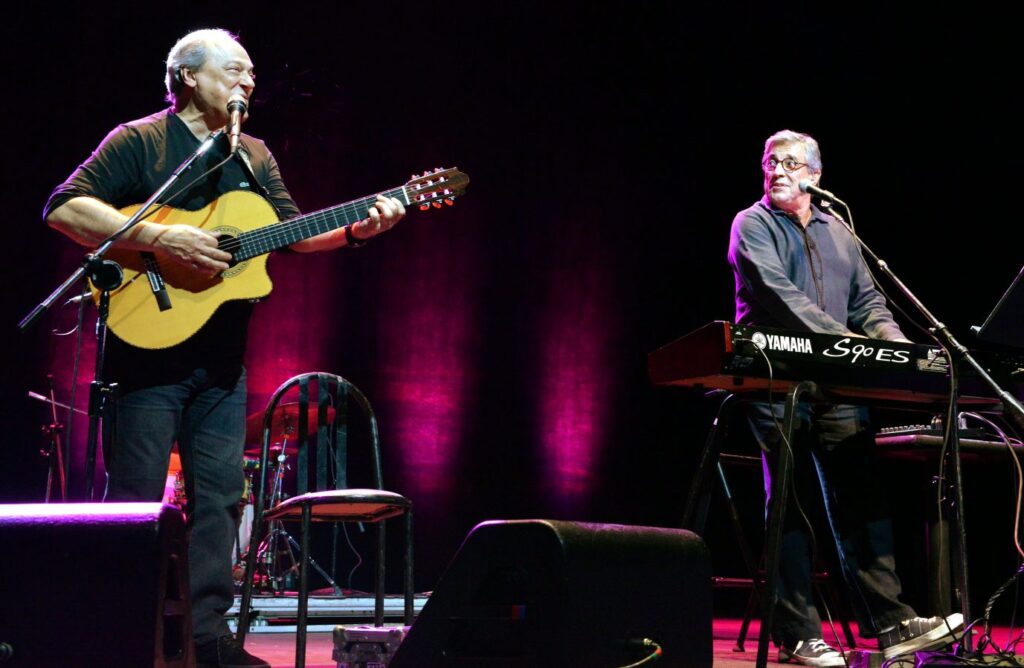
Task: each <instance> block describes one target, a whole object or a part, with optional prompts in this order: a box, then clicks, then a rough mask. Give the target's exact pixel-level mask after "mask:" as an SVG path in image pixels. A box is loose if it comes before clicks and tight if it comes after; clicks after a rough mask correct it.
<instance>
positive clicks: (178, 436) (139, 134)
mask: <svg viewBox="0 0 1024 668" xmlns="http://www.w3.org/2000/svg"><path fill="white" fill-rule="evenodd" d="M166 86H167V91H168V101H170V102H171V103H172V105H173V106H172V107H171V108H170V109H166V110H164V111H161V112H158V113H156V114H153V115H152V116H148V117H146V118H143V119H140V120H137V121H132V122H130V123H126V124H124V125H121V126H119V127H117V128H116V129H115V130H113V131H112V132H111V133H110V134H109V135H107V137H106V138H105V139H104V140H103V142H102V143H101V144H100V146H99V147H98V148H97V149H96V150H95V151H94V152H93V154H92V155H91V156H90V157H89V158H88V159H87V160H86V161H85V163H83V164H82V165H81V166H80V167H78V169H76V170H75V171H74V173H73V174H72V175H71V176H70V177H69V178H68V180H67V181H65V182H64V183H63V184H62V185H60V186H59V187H58V188H57V189H56V190H55V191H54V193H53V194H52V195H51V196H50V199H49V201H48V202H47V204H46V208H45V211H44V217H45V219H46V222H47V223H48V224H49V225H51V226H52V227H54V228H56V229H58V230H60V231H61V232H63V233H64V234H66V235H68V236H69V237H71V238H72V239H74V240H75V241H77V242H78V243H80V244H82V245H84V246H87V247H93V246H95V245H96V244H98V243H99V242H100V241H102V240H103V239H104V238H106V237H107V236H108V235H110V234H112V233H114V232H115V231H116V230H117V229H118V228H119V227H120V226H121V225H122V223H123V222H124V221H125V220H127V218H128V216H127V215H126V214H125V213H123V212H121V211H119V209H120V208H122V207H126V206H128V205H131V204H137V203H139V202H143V201H145V200H146V199H147V198H148V197H149V196H150V195H152V193H154V192H155V191H156V190H157V188H158V187H159V186H160V185H161V184H163V183H164V182H165V181H166V180H167V178H168V177H169V176H170V175H171V172H172V171H173V170H174V169H175V168H176V167H177V166H178V165H179V164H181V163H182V162H183V161H184V160H185V159H186V158H187V157H188V156H189V155H190V154H191V153H192V152H193V151H194V150H195V149H196V148H197V147H198V146H199V145H200V143H201V142H202V141H203V140H205V139H206V138H207V137H209V136H210V135H211V133H213V132H215V131H218V130H220V129H222V128H224V127H225V126H226V125H227V124H228V122H229V119H230V114H229V111H228V102H229V99H233V100H235V101H236V102H237V100H239V99H240V100H241V101H242V102H243V104H244V103H247V102H248V100H249V98H250V96H251V95H252V92H253V88H254V87H255V81H254V75H253V64H252V61H251V60H250V59H249V55H248V53H246V51H245V49H244V48H242V46H241V44H239V43H238V41H237V40H236V38H235V37H234V36H233V35H231V34H230V33H228V32H226V31H223V30H199V31H196V32H193V33H190V34H188V35H186V36H185V37H183V38H181V40H179V41H178V43H177V44H175V45H174V47H173V48H172V49H171V51H170V53H169V54H168V57H167V72H166ZM229 156H231V150H230V147H229V141H228V138H227V136H226V135H225V136H221V137H220V138H219V140H218V141H217V142H216V143H215V144H214V145H213V147H212V148H211V149H210V150H209V151H207V152H206V153H205V154H204V155H202V156H201V157H200V158H199V159H198V160H197V161H196V163H195V164H194V165H193V166H192V168H191V169H190V170H189V171H187V172H185V174H184V175H183V176H182V178H181V179H180V180H179V182H178V183H176V184H175V186H174V187H172V188H171V190H170V191H169V192H168V193H167V194H166V195H165V196H164V198H163V200H164V201H169V200H173V201H171V202H170V203H171V204H172V205H173V206H174V207H175V208H178V209H185V210H187V211H198V210H201V209H204V207H207V206H208V205H210V204H211V203H213V202H214V201H215V200H217V199H218V197H220V196H222V195H224V194H225V193H228V192H231V191H237V190H249V191H255V192H258V193H260V194H261V195H262V196H263V197H264V198H266V200H267V201H269V202H270V203H271V205H272V206H273V210H274V211H276V218H277V219H278V220H286V219H290V218H293V217H295V216H297V215H298V214H299V210H298V208H297V207H296V205H295V202H294V201H293V200H292V198H291V196H290V195H289V194H288V190H287V189H286V188H285V186H284V182H283V181H282V180H281V175H280V173H279V171H278V167H277V163H276V162H275V160H274V158H273V156H272V155H271V154H270V152H269V151H268V150H267V148H266V146H265V145H264V144H263V142H261V141H259V140H258V139H255V138H253V137H250V136H248V135H242V136H241V139H240V142H239V147H238V151H237V153H236V154H235V155H233V156H231V157H230V159H228V160H227V162H225V163H224V164H223V165H222V166H220V167H217V168H216V169H212V171H210V172H209V173H205V174H204V172H206V171H207V170H211V168H214V167H215V166H217V165H218V163H220V162H221V161H223V160H224V159H225V158H228V157H229ZM201 174H202V175H203V176H202V177H201V178H199V179H198V180H196V181H194V182H193V180H194V179H196V177H197V176H198V175H201ZM247 196H251V195H247ZM260 206H264V205H263V204H262V201H261V204H260ZM161 211H162V212H163V213H166V212H168V211H170V207H168V208H165V209H163V210H161ZM404 215H405V208H404V206H403V204H402V202H401V201H400V200H399V199H397V198H394V197H385V196H382V195H381V196H377V198H376V199H375V200H370V201H369V202H368V206H367V209H366V210H361V211H360V212H359V213H358V216H357V217H356V219H355V222H352V223H350V224H348V225H344V226H343V227H337V228H335V229H332V230H331V231H328V232H324V233H322V234H315V235H313V236H308V237H307V238H305V239H303V240H301V241H296V242H294V243H291V244H290V248H291V249H293V250H295V251H300V252H313V251H322V250H329V249H333V248H339V247H342V246H346V245H358V244H360V243H361V242H362V241H364V240H366V239H369V238H371V237H373V236H375V235H377V234H379V233H381V232H384V231H386V230H388V229H390V228H391V227H392V226H394V225H395V223H397V222H398V221H399V220H401V218H402V217H403V216H404ZM360 218H361V220H360ZM219 236H220V233H217V232H215V233H210V232H207V231H204V230H203V229H200V227H197V226H195V225H189V224H183V223H170V224H165V223H160V222H147V221H146V220H143V222H141V223H139V224H138V225H136V226H135V227H134V228H132V229H131V230H130V232H129V233H128V234H127V235H126V236H125V237H124V238H122V239H121V241H119V242H118V245H117V248H119V249H121V250H122V251H124V250H127V251H132V253H130V254H131V255H134V256H138V255H139V254H138V253H135V252H134V251H144V252H150V253H153V257H154V260H158V261H159V262H160V263H161V267H162V271H163V272H164V273H165V274H167V275H168V278H167V282H168V284H170V283H172V279H171V275H172V274H173V275H175V276H177V277H178V278H179V279H180V278H181V277H184V280H186V282H187V280H189V279H191V280H195V281H200V282H202V281H207V282H209V283H210V284H214V283H217V282H218V281H220V282H224V281H221V280H220V277H221V276H222V273H223V272H227V271H228V270H229V268H230V267H231V264H230V263H232V259H233V256H232V254H230V253H228V252H227V251H225V250H224V249H222V248H219V247H218V243H219V239H218V237H219ZM142 282H144V277H143V280H140V281H139V283H140V284H141V283H142ZM145 289H146V290H148V287H146V288H145ZM146 298H147V300H148V301H147V306H149V305H150V303H149V302H152V301H154V297H153V295H151V294H150V295H147V297H146ZM180 301H181V300H179V302H180ZM185 306H187V305H186V304H181V305H180V306H179V311H178V312H179V313H180V312H184V311H185V309H184V307H185ZM174 308H175V304H174V303H173V301H172V304H171V310H170V311H167V313H175V311H174ZM112 310H113V303H112ZM251 310H252V306H251V303H250V302H249V301H248V300H246V299H235V300H231V301H227V302H226V303H224V304H222V305H220V306H219V308H216V310H215V311H214V312H213V313H212V315H210V316H209V319H208V320H206V322H205V324H203V322H202V320H201V319H200V321H199V322H198V323H196V327H195V329H196V330H197V331H195V333H194V334H191V335H190V336H187V337H186V338H185V339H184V340H183V341H181V342H176V343H174V344H173V345H169V346H167V347H163V346H161V345H157V346H154V348H155V349H154V348H146V347H137V346H133V345H130V344H128V343H126V342H125V341H124V340H122V339H120V338H118V337H117V336H113V337H109V338H108V345H107V356H106V369H105V371H104V374H105V378H106V379H107V380H110V381H115V382H117V383H118V384H119V388H120V396H119V397H118V399H117V402H116V404H115V405H116V420H115V423H116V425H117V429H116V438H115V442H114V443H111V444H109V445H110V447H109V449H108V450H107V451H105V453H104V454H105V455H106V457H105V463H106V468H107V474H108V490H107V495H106V498H107V499H108V500H112V501H113V500H118V501H158V500H160V499H161V497H162V495H163V492H164V484H165V480H166V475H167V467H168V460H169V458H170V453H171V448H172V446H173V444H174V443H175V442H177V443H178V448H179V451H180V453H181V458H182V468H183V471H184V473H185V489H186V495H187V497H188V500H189V507H188V522H189V527H190V530H191V533H190V543H189V575H190V578H189V579H190V586H191V595H192V621H193V636H194V638H195V642H196V659H197V664H198V665H199V666H200V667H202V666H217V667H218V668H225V667H228V666H268V664H267V663H266V662H264V661H262V660H260V659H258V658H257V657H254V656H252V655H251V654H249V653H248V652H246V651H245V650H244V649H243V648H242V647H241V646H240V645H239V644H238V643H237V642H236V641H235V640H234V638H233V637H232V636H231V634H230V631H229V629H228V626H227V624H226V622H225V620H224V613H225V612H226V611H227V610H228V608H230V607H231V605H232V603H233V596H234V582H233V579H232V574H231V565H232V555H231V550H232V545H233V542H234V540H235V535H236V529H235V527H236V521H237V516H238V499H239V498H240V497H241V494H242V488H243V474H242V452H243V447H244V440H245V413H246V384H245V369H244V367H243V365H242V357H243V354H244V351H245V342H246V330H247V326H248V320H249V316H250V314H251ZM154 311H155V307H154ZM147 326H148V327H150V328H157V327H159V325H158V324H157V323H156V322H149V323H147V322H145V321H143V322H142V323H141V325H140V327H142V328H146V327H147ZM111 331H112V332H113V333H114V334H118V330H117V329H115V328H114V327H113V325H112V327H111Z"/></svg>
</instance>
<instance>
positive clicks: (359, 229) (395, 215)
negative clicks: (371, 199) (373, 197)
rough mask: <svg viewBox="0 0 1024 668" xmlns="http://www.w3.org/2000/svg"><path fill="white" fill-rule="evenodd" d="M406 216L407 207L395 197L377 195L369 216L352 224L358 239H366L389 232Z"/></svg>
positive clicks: (353, 231)
mask: <svg viewBox="0 0 1024 668" xmlns="http://www.w3.org/2000/svg"><path fill="white" fill-rule="evenodd" d="M403 217H405V207H404V206H402V202H401V201H399V200H398V199H397V198H395V197H385V196H384V195H377V201H376V202H375V203H374V205H373V206H371V207H370V211H369V218H367V219H366V220H361V221H359V222H358V223H355V224H354V225H352V234H353V236H355V238H356V239H358V240H360V241H365V240H367V239H370V238H371V237H375V236H377V235H378V234H380V233H381V232H387V231H388V230H390V229H391V228H392V227H394V226H395V224H397V223H398V221H400V220H401V219H402V218H403Z"/></svg>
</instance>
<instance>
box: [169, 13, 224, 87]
mask: <svg viewBox="0 0 1024 668" xmlns="http://www.w3.org/2000/svg"><path fill="white" fill-rule="evenodd" d="M224 37H227V38H228V39H233V40H234V41H236V42H237V41H238V37H237V36H236V35H233V34H231V33H230V32H228V31H227V30H223V29H221V28H205V29H203V30H194V31H192V32H190V33H189V34H187V35H185V36H184V37H182V38H181V39H179V40H178V41H177V43H175V45H174V46H172V47H171V50H170V52H169V53H168V54H167V74H166V75H165V76H164V85H165V86H166V87H167V101H168V102H170V103H172V104H173V103H175V102H177V100H178V96H179V95H181V92H182V91H183V90H184V89H185V82H184V81H182V79H181V75H180V74H179V71H180V70H181V68H182V67H186V68H188V69H190V70H192V71H195V70H198V69H199V68H200V67H202V66H203V65H204V64H205V63H206V59H207V58H208V57H209V51H210V45H211V43H213V41H214V40H217V39H222V38H224Z"/></svg>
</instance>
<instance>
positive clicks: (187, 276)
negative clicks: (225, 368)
mask: <svg viewBox="0 0 1024 668" xmlns="http://www.w3.org/2000/svg"><path fill="white" fill-rule="evenodd" d="M139 206H140V205H132V206H129V207H126V208H124V209H121V213H124V214H127V215H131V214H132V213H134V212H135V211H137V210H138V208H139ZM146 220H147V221H148V222H155V223H160V224H163V225H174V224H184V225H191V226H192V227H198V228H200V229H203V230H205V231H207V232H211V233H213V232H221V233H223V235H226V236H230V237H237V236H238V235H240V234H242V233H243V232H251V231H253V230H257V229H259V228H262V227H266V226H269V225H274V224H277V222H278V220H277V215H276V214H275V213H274V209H273V208H272V207H271V206H270V204H269V203H268V202H267V201H266V200H264V199H263V198H262V197H260V196H259V195H257V194H256V193H252V192H249V191H245V190H236V191H232V192H229V193H225V194H224V195H221V196H220V197H219V198H218V199H216V200H215V201H213V202H211V203H210V204H209V205H208V206H206V207H205V208H203V209H200V210H198V211H185V210H182V209H174V208H172V207H164V208H163V209H160V210H159V211H157V212H156V213H155V214H153V215H152V216H150V217H148V218H146ZM108 256H109V257H110V259H112V260H114V261H116V262H117V263H118V264H120V265H121V266H122V267H123V268H124V282H123V283H122V284H121V287H119V288H118V289H117V290H115V291H114V292H112V293H111V295H110V316H109V318H108V321H107V323H108V326H109V327H110V331H111V332H113V333H114V334H115V335H116V336H117V338H119V339H121V340H122V341H124V342H126V343H129V344H131V345H133V346H136V347H138V348H149V349H158V348H169V347H171V346H175V345H177V344H179V343H181V342H183V341H185V340H186V339H188V338H189V337H191V336H192V335H193V334H195V333H196V332H198V331H199V330H200V329H201V328H202V326H203V325H205V324H206V323H207V321H209V319H210V318H211V317H212V316H213V314H214V312H216V310H217V309H218V308H220V306H221V304H224V303H225V302H228V301H233V300H242V299H259V298H261V297H266V296H267V295H269V294H270V291H271V290H272V289H273V284H272V283H271V281H270V276H269V275H268V274H267V256H266V255H259V256H257V257H253V258H251V259H248V260H246V261H244V262H241V263H239V264H237V265H235V266H233V267H231V268H230V269H228V270H227V271H225V272H224V273H222V274H221V275H220V276H212V277H205V276H199V275H197V274H195V273H194V272H193V271H191V270H190V269H189V268H188V267H183V266H181V265H179V264H177V263H175V262H173V261H172V260H170V259H169V258H168V257H167V256H165V255H162V254H160V253H155V257H156V262H157V265H158V266H159V268H160V273H161V275H162V276H163V278H164V281H165V284H166V288H167V294H168V296H169V297H170V300H171V308H170V309H168V310H166V311H161V310H160V309H159V307H158V306H157V302H156V297H155V296H154V294H153V290H152V289H151V288H150V284H149V280H148V278H147V276H146V265H145V264H144V261H143V256H142V254H141V253H140V252H138V251H129V250H112V251H111V252H110V253H109V254H108ZM93 293H94V294H93V296H94V298H95V299H97V300H98V298H99V294H98V292H97V291H96V290H95V289H94V290H93Z"/></svg>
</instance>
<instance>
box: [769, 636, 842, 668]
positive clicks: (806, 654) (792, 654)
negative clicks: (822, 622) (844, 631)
mask: <svg viewBox="0 0 1024 668" xmlns="http://www.w3.org/2000/svg"><path fill="white" fill-rule="evenodd" d="M791 661H792V662H794V663H802V664H803V665H805V666H817V667H818V668H838V667H840V666H844V667H845V666H846V661H845V660H844V659H843V655H842V653H841V652H840V651H839V650H837V649H836V648H835V647H832V646H831V645H829V644H828V643H827V642H825V641H824V640H822V639H821V638H810V639H809V640H801V641H799V642H797V644H796V647H794V648H793V649H789V648H788V647H780V648H779V663H789V662H791Z"/></svg>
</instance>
